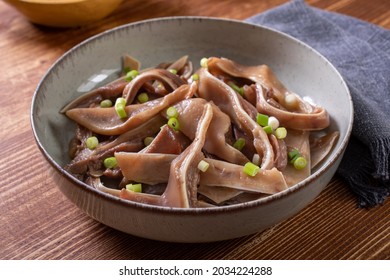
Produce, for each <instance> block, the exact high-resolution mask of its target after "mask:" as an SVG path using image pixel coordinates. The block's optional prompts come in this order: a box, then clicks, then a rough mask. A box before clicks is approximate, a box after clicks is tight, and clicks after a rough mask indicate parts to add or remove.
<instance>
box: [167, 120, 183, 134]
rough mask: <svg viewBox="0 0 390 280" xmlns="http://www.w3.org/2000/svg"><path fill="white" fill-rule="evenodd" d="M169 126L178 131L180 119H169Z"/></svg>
mask: <svg viewBox="0 0 390 280" xmlns="http://www.w3.org/2000/svg"><path fill="white" fill-rule="evenodd" d="M168 126H169V127H170V128H172V129H173V130H175V131H178V130H179V128H180V124H179V121H178V120H177V119H176V118H174V117H172V118H169V120H168Z"/></svg>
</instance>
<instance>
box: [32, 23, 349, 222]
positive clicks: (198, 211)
mask: <svg viewBox="0 0 390 280" xmlns="http://www.w3.org/2000/svg"><path fill="white" fill-rule="evenodd" d="M180 20H186V21H187V20H190V21H212V22H214V21H220V22H230V23H235V24H241V25H247V26H248V27H251V28H261V29H264V30H267V31H268V32H273V33H276V34H278V36H282V37H285V38H286V39H287V40H292V41H294V42H295V43H296V44H299V45H301V46H302V47H304V48H306V49H307V50H308V51H310V52H313V53H314V54H315V55H317V56H319V57H320V58H321V59H322V60H324V61H325V62H326V63H327V64H328V66H329V67H331V68H332V69H333V71H334V73H335V74H336V75H337V76H338V78H339V79H340V82H341V85H342V86H343V87H344V89H345V93H346V94H347V97H348V100H349V104H348V105H349V110H350V112H351V113H350V116H349V121H348V127H347V131H346V134H345V136H344V138H343V139H342V140H341V143H340V146H339V147H338V149H337V150H336V151H335V152H334V154H333V155H332V156H331V157H330V158H328V159H327V160H326V164H324V165H322V166H321V167H320V168H319V169H318V170H316V171H315V172H314V173H313V174H312V175H310V176H309V177H308V178H306V179H304V180H303V181H301V182H299V183H298V184H296V185H294V186H292V187H290V188H288V189H287V190H284V191H281V192H279V193H276V194H273V195H270V196H267V197H264V198H260V199H257V200H253V201H249V202H244V203H239V204H234V205H227V206H219V207H209V208H172V207H164V206H155V205H149V204H143V203H138V202H133V201H128V200H124V199H121V198H118V197H115V196H113V195H110V194H107V193H104V192H101V191H99V190H97V189H95V188H93V187H92V186H89V185H87V184H86V183H84V182H82V181H79V180H78V179H76V178H75V177H74V176H73V175H71V174H70V173H69V172H67V171H65V170H64V168H63V167H62V166H60V165H59V164H58V163H57V162H56V161H55V160H54V159H53V158H52V157H51V156H50V155H49V154H48V153H47V152H46V150H45V148H44V147H43V145H42V143H41V142H40V140H39V137H38V135H37V132H36V129H35V126H34V115H33V112H34V105H35V101H36V99H37V95H38V94H39V91H40V88H41V87H42V85H43V84H44V82H45V80H46V77H47V76H48V75H49V74H50V72H51V71H53V69H54V68H56V67H57V66H58V65H59V64H61V62H62V60H64V59H65V58H66V57H67V56H68V55H69V54H71V53H72V52H74V51H76V50H77V49H79V48H80V47H83V46H85V45H88V44H92V43H94V41H96V40H98V39H99V38H101V37H104V36H106V35H107V34H109V33H115V32H117V31H118V30H121V29H127V28H135V27H137V26H138V27H141V26H142V25H145V24H146V25H147V24H151V23H154V22H169V21H180ZM30 121H31V127H32V131H33V135H34V138H35V141H36V143H37V145H38V148H39V149H40V151H41V152H42V154H43V155H44V156H45V158H46V159H47V161H48V162H49V163H50V164H51V165H52V167H53V168H54V169H55V170H56V171H57V172H59V174H60V175H61V176H63V177H64V178H65V179H66V180H68V181H70V182H72V183H74V184H75V185H76V186H78V187H80V188H82V189H83V190H84V191H87V192H89V193H90V194H92V195H95V196H97V197H100V198H104V199H105V200H108V201H111V202H115V203H120V204H122V205H124V206H126V207H130V208H137V209H142V210H145V211H150V212H155V213H166V214H167V213H169V214H180V215H183V214H184V215H197V216H199V215H209V214H214V213H215V214H216V213H220V212H224V213H226V212H235V211H240V210H242V209H247V208H248V209H249V208H257V207H259V206H261V205H265V204H269V203H272V202H273V201H275V200H279V199H282V198H284V197H287V196H290V195H292V194H293V193H296V192H298V191H300V190H301V189H303V188H308V187H311V186H310V183H311V182H313V181H315V180H316V179H317V178H319V177H321V175H323V174H324V173H326V171H327V170H328V169H330V168H331V167H332V166H333V165H334V164H336V161H337V160H338V159H339V158H340V157H341V156H342V155H343V153H344V151H345V149H346V147H347V145H348V142H349V138H350V136H351V132H352V124H353V103H352V98H351V94H350V91H349V89H348V86H347V84H346V82H345V80H344V79H343V77H342V76H341V74H340V73H339V71H338V70H337V69H336V68H335V67H334V66H333V65H332V63H330V62H329V60H328V59H326V58H325V57H324V56H323V55H322V54H320V53H319V52H318V51H316V50H315V49H313V48H312V47H310V46H308V45H307V44H305V43H303V42H302V41H300V40H298V39H296V38H294V37H292V36H290V35H288V34H286V33H283V32H280V31H278V30H275V29H272V28H269V27H265V26H262V25H256V24H252V23H247V22H243V21H240V20H234V19H225V18H217V17H205V16H174V17H160V18H153V19H147V20H142V21H137V22H133V23H129V24H124V25H121V26H118V27H114V28H112V29H109V30H106V31H104V32H101V33H99V34H96V35H94V36H91V37H90V38H88V39H86V40H84V41H82V42H81V43H79V44H77V45H75V46H74V47H72V48H71V49H70V50H68V51H67V52H65V53H64V54H63V55H62V56H61V57H60V58H59V59H58V60H57V61H56V62H55V63H54V64H53V65H52V66H51V67H50V68H49V69H48V70H47V72H46V73H45V75H44V76H43V77H42V79H41V80H40V82H39V84H38V85H37V88H36V90H35V91H34V95H33V98H32V105H31V113H30Z"/></svg>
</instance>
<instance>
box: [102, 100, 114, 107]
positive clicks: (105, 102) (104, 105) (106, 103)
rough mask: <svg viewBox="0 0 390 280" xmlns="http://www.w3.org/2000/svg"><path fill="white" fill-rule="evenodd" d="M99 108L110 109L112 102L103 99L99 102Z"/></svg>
mask: <svg viewBox="0 0 390 280" xmlns="http://www.w3.org/2000/svg"><path fill="white" fill-rule="evenodd" d="M100 107H102V108H110V107H112V101H111V100H110V99H104V100H102V101H101V102H100Z"/></svg>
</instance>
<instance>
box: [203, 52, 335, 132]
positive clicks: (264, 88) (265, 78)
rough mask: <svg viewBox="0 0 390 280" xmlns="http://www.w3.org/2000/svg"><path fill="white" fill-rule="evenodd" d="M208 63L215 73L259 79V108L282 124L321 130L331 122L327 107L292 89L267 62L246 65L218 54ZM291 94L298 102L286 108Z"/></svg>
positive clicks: (257, 94)
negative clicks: (291, 108)
mask: <svg viewBox="0 0 390 280" xmlns="http://www.w3.org/2000/svg"><path fill="white" fill-rule="evenodd" d="M207 65H208V69H209V71H210V73H212V74H213V75H220V74H224V75H226V74H227V75H230V76H232V77H238V78H246V79H248V80H251V81H253V82H254V83H256V97H257V98H256V108H257V110H258V111H259V112H260V113H264V114H268V115H270V116H274V117H276V118H277V119H278V120H279V121H280V123H281V124H282V125H283V126H285V127H288V128H292V129H299V130H321V129H324V128H326V127H328V126H329V116H328V113H327V111H326V110H325V109H324V108H322V107H321V106H317V105H312V104H310V103H308V102H306V101H304V100H303V99H302V98H300V97H299V96H298V95H297V94H295V93H292V92H289V91H288V90H287V89H286V87H285V86H284V85H283V84H282V83H281V82H280V81H279V79H278V78H277V77H276V75H275V74H274V73H273V72H272V70H271V69H270V68H269V67H268V66H267V65H257V66H244V65H240V64H238V63H236V62H234V61H232V60H229V59H226V58H217V57H212V58H209V59H208V64H207ZM269 92H272V97H271V99H272V102H273V103H272V102H269V101H270V100H269V98H268V97H267V94H268V93H269ZM290 97H291V98H294V100H295V103H296V104H295V105H294V106H293V107H294V108H293V110H291V111H289V110H287V109H286V108H289V107H291V106H290V105H289V103H288V101H286V99H288V98H290ZM275 105H276V106H275ZM281 108H283V109H281Z"/></svg>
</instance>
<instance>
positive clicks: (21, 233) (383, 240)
mask: <svg viewBox="0 0 390 280" xmlns="http://www.w3.org/2000/svg"><path fill="white" fill-rule="evenodd" d="M285 2H286V1H284V0H264V1H259V0H250V1H246V0H227V1H222V0H216V1H211V0H198V1H158V0H148V1H143V0H133V1H124V2H123V4H122V5H121V6H120V7H119V8H118V9H117V10H116V11H115V12H114V13H113V14H111V15H110V16H109V17H107V18H105V19H104V20H102V21H99V22H97V23H93V24H90V25H88V26H83V27H79V28H72V29H56V28H48V27H42V26H37V25H34V24H31V23H30V22H28V21H27V20H26V19H25V18H24V17H23V16H22V15H21V14H20V13H18V12H17V11H16V10H14V9H13V8H12V7H11V6H9V5H7V4H5V3H4V2H2V1H0V94H1V102H0V108H1V122H0V138H1V141H0V209H1V215H0V221H1V223H0V259H130V260H133V259H390V219H389V217H390V201H389V200H387V201H386V202H385V203H384V204H383V205H381V206H378V207H376V208H373V209H369V210H368V209H360V208H358V207H357V204H356V200H355V197H354V196H353V195H352V194H351V192H350V191H349V189H348V187H347V186H346V185H345V184H344V182H342V181H341V180H340V179H339V178H338V177H337V176H336V177H334V178H333V179H332V181H331V182H330V184H329V186H328V187H327V189H326V190H325V191H324V192H323V193H322V194H321V195H320V196H319V197H318V198H317V199H316V200H315V201H314V202H312V203H311V204H310V205H309V206H307V207H306V208H305V209H304V210H303V211H301V212H300V213H299V214H298V215H296V216H294V217H292V218H290V219H288V220H286V221H284V222H282V223H280V224H278V225H276V226H274V227H272V228H270V229H268V230H266V231H264V232H260V233H257V234H254V235H250V236H246V237H243V238H238V239H234V240H229V241H222V242H215V243H210V244H173V243H165V242H157V241H151V240H146V239H142V238H137V237H134V236H130V235H127V234H124V233H122V232H118V231H116V230H114V229H111V228H109V227H106V226H104V225H102V224H100V223H98V222H96V221H94V220H92V219H91V218H90V217H88V216H87V215H86V214H84V213H83V212H82V211H81V210H79V209H78V208H77V207H76V206H75V205H73V204H72V203H71V202H70V201H68V200H67V199H66V198H65V197H64V196H63V195H62V194H61V193H60V191H59V190H58V189H57V187H56V184H55V182H53V181H52V179H51V177H50V175H49V171H48V170H46V165H45V164H44V162H43V161H44V159H43V157H42V156H41V155H40V152H39V151H38V148H37V146H36V144H35V142H34V139H33V136H32V132H31V126H30V119H29V114H30V106H31V98H32V96H33V93H34V90H35V88H36V86H37V84H38V83H39V81H40V79H41V78H42V76H43V75H44V74H45V72H46V71H47V70H48V69H49V67H50V66H51V65H52V64H53V63H54V62H55V61H56V60H57V59H58V58H59V57H60V56H61V55H62V54H64V52H66V51H67V50H69V49H70V48H72V47H73V46H75V45H76V44H78V43H80V42H81V41H83V40H85V39H87V38H88V37H90V36H92V35H95V34H97V33H100V32H102V31H105V30H108V29H110V28H113V27H116V26H118V25H122V24H125V23H129V22H134V21H138V20H143V19H149V18H154V17H163V16H178V15H201V16H214V17H223V18H231V19H245V18H247V17H250V16H253V15H255V14H257V13H260V12H263V11H265V10H267V9H270V8H273V7H276V6H278V5H280V4H283V3H285ZM307 3H308V4H310V5H312V6H314V7H318V8H321V9H325V10H329V11H335V12H339V13H342V14H346V15H350V16H354V17H357V18H360V19H362V20H365V21H368V22H371V23H374V24H377V25H379V26H382V27H384V28H387V29H389V28H390V1H388V0H370V1H366V0H309V1H307Z"/></svg>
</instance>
